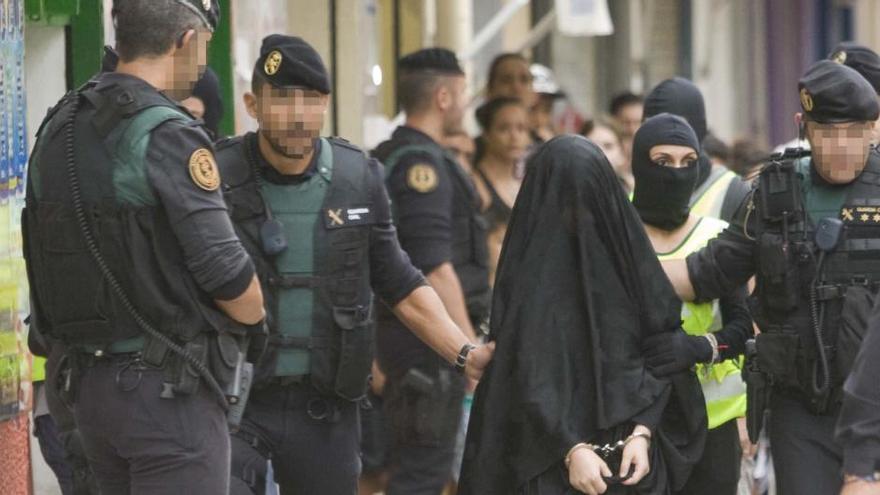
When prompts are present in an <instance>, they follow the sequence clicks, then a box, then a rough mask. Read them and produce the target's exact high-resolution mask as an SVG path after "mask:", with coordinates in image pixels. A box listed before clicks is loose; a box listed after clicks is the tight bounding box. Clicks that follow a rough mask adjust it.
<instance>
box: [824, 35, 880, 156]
mask: <svg viewBox="0 0 880 495" xmlns="http://www.w3.org/2000/svg"><path fill="white" fill-rule="evenodd" d="M828 58H829V59H830V60H833V61H835V62H837V63H839V64H843V65H846V66H847V67H851V68H853V69H855V71H856V72H858V73H859V74H861V75H862V77H864V78H865V79H867V80H868V82H869V83H871V86H873V87H874V91H876V92H877V98H880V55H878V54H877V52H875V51H874V50H871V49H870V48H868V47H867V46H863V45H859V44H857V43H853V42H852V41H844V42H843V43H840V44H839V45H837V46H836V47H835V48H834V51H833V52H831V55H830V56H829V57H828ZM878 144H880V120H878V121H877V125H876V126H874V146H877V145H878Z"/></svg>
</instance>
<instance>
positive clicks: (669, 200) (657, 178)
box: [632, 113, 700, 230]
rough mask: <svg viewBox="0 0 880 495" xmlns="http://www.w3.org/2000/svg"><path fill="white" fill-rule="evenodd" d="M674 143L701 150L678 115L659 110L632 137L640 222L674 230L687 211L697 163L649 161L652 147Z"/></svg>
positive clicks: (635, 193)
mask: <svg viewBox="0 0 880 495" xmlns="http://www.w3.org/2000/svg"><path fill="white" fill-rule="evenodd" d="M661 144H674V145H679V146H687V147H689V148H693V149H694V151H696V152H697V153H699V152H700V143H699V141H698V140H697V135H696V133H694V129H693V128H692V127H691V126H690V125H689V124H688V123H687V121H686V120H685V119H683V118H681V117H679V116H678V115H672V114H669V113H661V114H660V115H655V116H654V117H651V118H649V119H648V120H646V121H645V122H644V123H642V126H641V127H639V130H638V132H636V135H635V137H634V138H633V153H632V172H633V177H635V181H636V186H635V190H634V191H633V206H635V207H636V211H638V212H639V216H640V217H642V221H643V222H645V223H647V224H649V225H653V226H654V227H657V228H660V229H663V230H675V229H676V228H678V227H680V226H681V225H682V224H684V223H685V222H686V221H687V219H688V215H689V214H690V211H691V207H690V200H691V195H692V194H693V193H694V188H696V186H697V177H698V175H699V167H698V165H697V164H696V163H694V164H692V165H690V166H688V167H684V168H672V167H666V166H663V165H658V164H656V163H654V162H653V161H651V148H653V147H654V146H657V145H661Z"/></svg>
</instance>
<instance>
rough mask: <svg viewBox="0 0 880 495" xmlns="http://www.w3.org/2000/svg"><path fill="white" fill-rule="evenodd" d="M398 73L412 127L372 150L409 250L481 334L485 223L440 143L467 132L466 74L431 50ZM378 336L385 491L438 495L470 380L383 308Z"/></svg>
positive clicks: (459, 318)
mask: <svg viewBox="0 0 880 495" xmlns="http://www.w3.org/2000/svg"><path fill="white" fill-rule="evenodd" d="M398 74H399V76H398V98H399V101H400V105H401V107H402V108H403V110H404V111H405V112H406V123H405V124H404V125H402V126H400V127H398V128H397V130H395V131H394V134H393V135H392V137H391V140H389V141H386V142H384V143H382V144H381V145H379V147H378V148H377V149H376V150H375V152H374V156H375V157H376V158H378V159H379V160H380V161H382V163H383V164H384V165H385V174H386V176H387V185H388V192H389V193H390V195H391V202H392V205H393V210H394V220H395V224H396V225H397V228H398V232H399V234H398V236H399V238H400V244H401V246H402V247H403V249H404V250H405V251H406V252H407V254H408V255H409V257H410V259H412V261H413V264H415V266H416V267H418V268H419V269H420V270H421V271H422V272H423V273H425V274H427V277H428V281H429V282H430V283H431V286H433V287H434V288H436V289H437V292H438V293H439V294H440V297H441V298H442V299H443V302H444V304H445V305H446V308H447V309H448V310H449V313H450V314H451V315H452V317H453V319H454V320H455V322H456V323H457V324H458V325H459V326H460V327H461V328H462V329H464V330H465V331H466V332H467V333H468V335H469V336H471V338H474V334H475V332H474V330H473V329H474V328H475V327H476V326H477V325H479V323H480V322H481V321H482V320H483V319H484V318H485V316H486V312H487V307H488V297H489V282H488V268H487V247H486V223H485V221H484V219H483V218H482V217H481V216H480V208H479V205H480V199H479V196H478V194H477V193H476V191H475V189H474V186H473V184H472V182H471V181H470V179H469V177H468V175H467V174H466V173H465V172H464V170H463V169H462V168H461V166H459V165H458V163H456V162H455V159H454V158H453V157H452V156H451V155H449V154H447V153H446V151H445V150H444V148H443V147H442V146H441V145H440V144H438V143H439V142H440V141H441V139H442V138H443V136H445V135H448V134H453V133H455V132H456V131H460V130H461V126H462V116H463V114H464V108H465V105H466V98H465V89H466V81H465V77H464V72H463V71H462V69H461V67H460V66H459V63H458V60H457V59H456V57H455V54H454V53H452V52H450V51H449V50H445V49H440V48H430V49H425V50H421V51H418V52H415V53H413V54H410V55H407V56H405V57H403V58H402V59H401V60H400V62H399V64H398ZM377 335H378V358H379V365H380V367H381V368H382V370H383V371H384V372H385V373H386V375H387V382H386V385H385V393H384V400H385V407H386V412H387V414H388V416H389V418H390V420H391V425H392V430H393V434H392V441H391V448H390V457H391V463H392V464H391V473H390V474H391V479H390V482H389V486H388V489H387V491H386V493H389V494H392V495H396V494H439V493H440V492H441V491H442V489H443V486H444V484H445V483H446V481H447V480H448V479H449V472H450V468H451V465H452V459H453V453H454V452H453V451H454V444H455V437H456V432H457V431H458V427H459V422H460V418H461V409H462V400H463V396H464V388H465V383H464V381H463V380H462V379H461V378H460V377H459V376H457V375H456V374H455V373H454V372H453V370H452V367H451V366H450V365H449V364H448V363H446V362H443V361H442V360H440V359H438V358H437V357H436V356H434V355H433V353H432V352H431V351H430V349H428V347H427V346H425V345H424V344H423V343H421V342H419V341H418V340H416V339H414V338H413V337H412V335H411V334H409V333H408V332H406V330H405V328H404V322H403V321H401V320H400V319H399V318H397V316H396V315H394V314H392V313H391V312H390V311H388V310H387V309H385V308H381V307H380V308H379V318H378V327H377Z"/></svg>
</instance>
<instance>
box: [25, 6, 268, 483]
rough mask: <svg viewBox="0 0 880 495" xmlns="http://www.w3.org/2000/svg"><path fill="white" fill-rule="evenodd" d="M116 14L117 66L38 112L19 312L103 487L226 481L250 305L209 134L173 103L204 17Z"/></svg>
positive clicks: (197, 54) (201, 41)
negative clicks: (25, 292) (24, 304)
mask: <svg viewBox="0 0 880 495" xmlns="http://www.w3.org/2000/svg"><path fill="white" fill-rule="evenodd" d="M115 14H116V26H117V31H116V33H117V43H118V44H117V48H118V51H119V56H120V61H119V65H118V67H117V68H116V71H115V72H113V73H107V74H101V75H99V76H98V77H96V78H95V79H93V80H91V81H90V82H89V83H88V84H86V85H85V86H84V87H82V88H80V89H79V90H77V91H74V92H71V93H69V94H68V95H67V96H66V97H65V98H64V99H63V100H62V101H61V102H60V103H59V104H58V105H57V106H56V107H55V108H54V109H52V110H51V111H50V114H49V116H48V117H47V118H46V120H45V121H44V123H43V125H42V126H41V128H40V131H39V132H38V137H37V142H36V145H35V150H34V153H33V154H32V158H31V163H30V166H29V170H28V183H27V203H26V212H25V215H24V221H23V237H24V240H25V258H26V262H27V268H28V280H29V282H30V287H31V290H32V294H31V299H32V310H33V321H34V323H35V328H37V329H38V330H39V331H40V333H41V334H42V335H43V336H44V337H46V338H48V339H51V340H55V341H58V342H61V343H62V344H63V345H64V348H65V349H66V352H65V356H64V361H65V362H63V363H59V366H58V368H59V373H60V374H61V375H62V378H61V380H60V383H62V384H63V389H64V391H65V394H64V395H65V399H66V400H67V401H69V402H71V403H72V406H73V411H74V416H75V420H76V424H77V426H78V428H79V431H80V434H81V437H82V443H83V448H84V450H85V453H86V455H87V457H88V460H89V464H90V466H91V468H92V470H93V472H94V474H95V476H96V478H97V480H98V484H99V487H100V489H101V492H102V493H129V492H137V493H156V494H159V493H162V494H164V493H178V492H186V493H193V494H212V495H213V494H217V493H225V492H226V490H227V489H228V479H229V468H228V466H229V437H228V433H227V432H228V430H227V424H226V417H225V414H224V410H225V409H226V408H227V407H228V406H229V404H231V403H233V402H237V401H238V400H239V399H241V398H243V397H242V396H241V394H240V392H238V390H237V389H238V387H237V385H238V381H237V380H236V379H235V376H236V375H237V371H238V368H239V364H240V361H241V360H240V359H239V357H240V356H242V355H243V351H244V342H243V341H244V340H245V339H246V338H247V337H248V335H249V334H250V333H251V332H253V331H254V329H255V328H261V325H258V324H259V323H260V322H261V320H262V318H263V305H262V302H263V301H262V295H261V291H260V286H259V283H258V281H257V279H256V276H255V272H254V266H253V263H252V262H251V260H250V258H249V256H248V255H247V253H246V251H245V250H244V248H243V247H242V245H241V243H240V242H239V240H238V238H237V237H236V236H235V232H234V230H233V227H232V224H231V222H230V221H229V216H228V213H227V211H226V205H225V203H224V201H223V196H222V193H221V192H220V177H219V174H218V171H217V166H216V163H215V160H214V153H213V147H212V145H211V142H210V140H209V138H208V136H207V134H205V132H204V131H203V130H202V128H201V126H200V123H199V122H197V121H195V120H193V119H192V117H191V116H190V115H189V114H188V113H186V111H185V110H184V109H183V108H182V107H178V106H177V104H176V103H175V99H181V98H182V97H185V96H187V95H189V93H190V91H191V90H192V85H193V83H194V82H195V81H196V80H197V79H198V77H199V72H200V70H201V69H203V68H204V64H205V60H206V55H207V44H208V41H209V40H210V38H211V36H212V32H213V29H214V27H215V26H216V23H217V19H218V15H219V11H218V7H217V5H216V2H214V3H212V2H210V1H208V0H126V1H125V2H123V3H118V5H117V7H116V9H115ZM251 326H253V327H254V328H250V327H251ZM52 364H54V363H51V360H50V367H51V365H52Z"/></svg>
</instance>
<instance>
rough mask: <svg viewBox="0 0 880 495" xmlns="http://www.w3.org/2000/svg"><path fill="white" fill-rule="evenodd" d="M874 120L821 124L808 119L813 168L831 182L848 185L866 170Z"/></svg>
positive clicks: (807, 127)
mask: <svg viewBox="0 0 880 495" xmlns="http://www.w3.org/2000/svg"><path fill="white" fill-rule="evenodd" d="M874 124H875V123H874V122H845V123H839V124H820V123H818V122H806V134H807V139H808V140H809V141H810V147H811V149H812V151H813V167H814V168H815V169H816V172H817V173H818V174H819V176H820V177H822V178H823V179H825V180H826V181H828V182H830V183H831V184H848V183H850V182H852V181H854V180H855V179H856V177H858V176H859V174H861V173H862V170H864V169H865V162H867V160H868V153H869V152H870V145H871V139H872V138H873V131H874Z"/></svg>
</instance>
